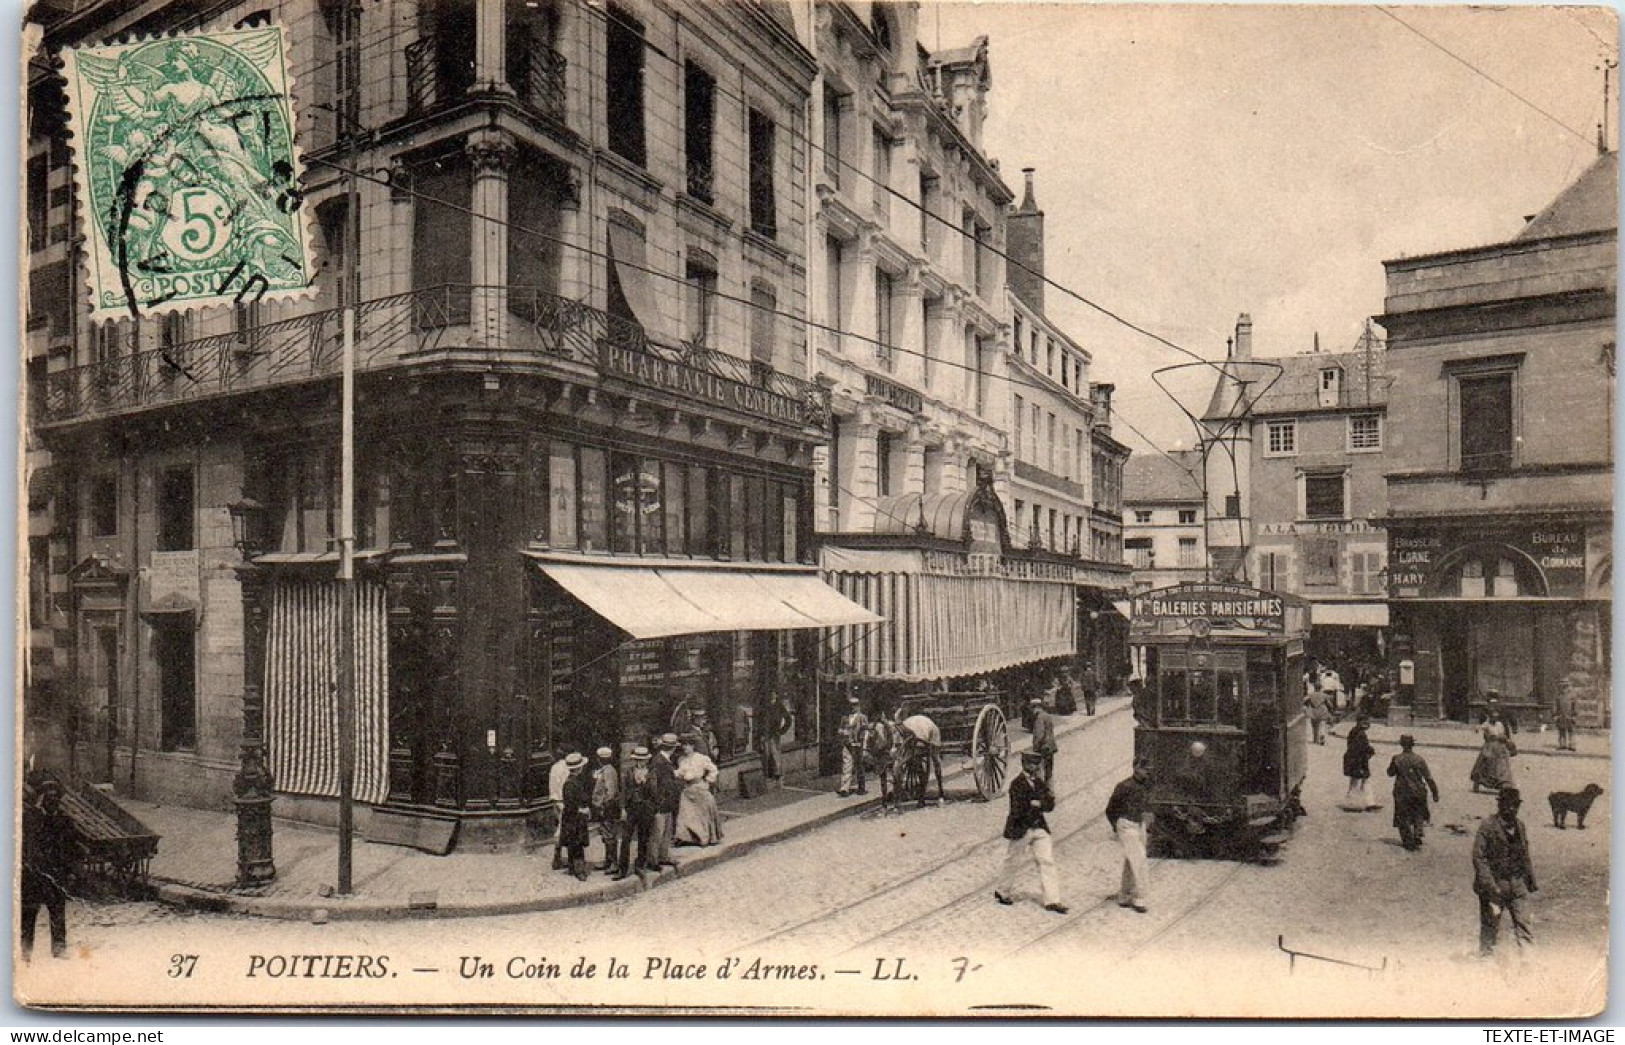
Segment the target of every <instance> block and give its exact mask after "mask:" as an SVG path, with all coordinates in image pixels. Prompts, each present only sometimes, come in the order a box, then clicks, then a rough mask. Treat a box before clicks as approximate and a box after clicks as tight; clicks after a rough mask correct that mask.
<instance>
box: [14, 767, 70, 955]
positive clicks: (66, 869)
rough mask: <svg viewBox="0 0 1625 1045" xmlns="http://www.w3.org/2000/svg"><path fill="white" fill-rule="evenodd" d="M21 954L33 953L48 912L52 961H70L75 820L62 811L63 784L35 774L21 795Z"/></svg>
mask: <svg viewBox="0 0 1625 1045" xmlns="http://www.w3.org/2000/svg"><path fill="white" fill-rule="evenodd" d="M23 802H24V805H23V837H22V863H23V881H22V912H21V915H22V917H21V922H22V925H21V929H22V952H23V960H24V961H27V960H29V959H30V957H31V956H32V954H33V950H34V923H35V922H36V921H37V920H38V919H39V909H40V908H41V907H44V908H45V910H46V912H47V913H48V914H49V916H50V920H51V957H53V958H66V957H67V956H68V880H69V877H70V876H71V875H72V873H73V863H74V858H73V845H74V840H73V821H72V820H70V819H69V818H68V815H67V814H66V813H64V812H63V811H62V785H61V784H60V783H59V782H57V780H56V779H55V778H54V777H51V776H48V775H46V774H44V773H40V774H36V775H34V779H32V780H31V781H30V782H29V783H28V785H27V787H26V788H25V793H24V796H23Z"/></svg>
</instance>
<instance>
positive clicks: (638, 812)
mask: <svg viewBox="0 0 1625 1045" xmlns="http://www.w3.org/2000/svg"><path fill="white" fill-rule="evenodd" d="M659 808H660V782H659V780H657V779H656V778H655V774H654V770H653V769H651V768H650V766H649V749H648V748H646V747H638V748H635V749H634V750H633V751H632V757H631V759H630V760H629V763H628V765H627V767H626V769H625V770H624V771H623V772H622V774H621V809H622V811H623V813H624V815H625V817H626V823H625V824H624V825H623V826H622V829H621V832H620V835H621V851H620V854H619V860H618V861H617V862H618V864H619V866H618V867H617V868H616V871H615V880H616V881H617V882H618V881H620V880H621V879H622V878H625V877H626V876H628V875H630V874H631V873H632V872H633V870H642V869H644V868H648V869H649V870H652V871H658V870H660V864H659V863H658V862H655V863H651V861H652V859H653V857H654V853H653V852H651V851H650V844H651V843H650V835H651V834H652V833H653V831H654V823H655V814H656V812H657V811H658V810H659ZM634 838H636V839H637V842H638V860H637V863H633V862H632V840H633V839H634Z"/></svg>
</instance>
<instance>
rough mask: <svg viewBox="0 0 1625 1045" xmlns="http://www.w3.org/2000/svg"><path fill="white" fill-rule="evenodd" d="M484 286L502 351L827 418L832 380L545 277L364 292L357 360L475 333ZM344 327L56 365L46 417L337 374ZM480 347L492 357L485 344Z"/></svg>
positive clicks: (55, 420)
mask: <svg viewBox="0 0 1625 1045" xmlns="http://www.w3.org/2000/svg"><path fill="white" fill-rule="evenodd" d="M481 298H485V299H487V300H489V299H491V298H495V299H496V301H497V302H498V303H500V304H501V307H502V309H503V310H504V311H505V313H506V319H505V320H503V323H504V324H505V335H504V336H503V338H502V344H500V345H498V346H494V347H496V348H497V349H498V352H499V355H500V357H501V358H505V359H508V360H513V361H519V360H526V359H537V358H540V359H557V360H563V361H568V362H570V363H573V364H576V365H578V366H581V367H586V368H590V369H592V370H595V371H596V370H599V369H600V368H601V367H602V365H603V358H602V355H601V349H603V348H605V347H609V348H615V349H619V350H623V351H629V352H635V353H638V354H641V355H646V356H649V357H650V358H651V360H660V361H664V362H667V363H673V364H677V365H680V366H685V367H689V368H691V369H693V370H698V371H701V372H703V373H707V374H711V375H713V376H716V377H720V378H724V379H726V380H728V381H732V382H736V383H738V384H741V385H747V386H749V387H751V388H755V389H761V390H763V391H766V392H771V393H773V394H775V395H779V396H783V397H786V398H788V399H791V400H793V401H794V402H795V403H796V404H797V414H798V416H799V417H800V418H801V419H802V421H803V423H805V424H807V425H810V426H814V427H820V428H821V427H824V426H825V425H826V423H827V421H828V418H829V407H830V402H829V400H830V396H829V390H828V389H827V388H825V387H823V386H821V385H818V384H816V383H813V382H810V381H804V380H802V379H800V378H797V377H792V376H790V375H789V374H783V373H780V372H778V371H776V370H774V369H773V368H772V367H771V366H768V365H767V364H765V363H762V362H760V361H755V360H751V359H746V358H741V357H739V356H734V355H730V354H729V353H726V352H721V351H717V350H715V349H708V348H704V347H700V346H696V345H676V346H674V345H664V344H660V343H657V342H654V341H651V340H650V339H649V337H648V336H647V334H646V333H645V332H644V329H643V328H642V327H641V326H639V325H638V324H636V323H632V322H630V321H628V320H625V319H622V318H620V317H617V316H613V315H610V314H609V313H607V312H605V311H603V310H601V309H596V308H593V307H592V306H590V305H587V304H585V303H584V302H581V301H576V300H572V299H570V298H562V297H559V296H557V295H554V294H550V293H548V292H546V291H545V290H542V289H541V288H538V287H523V286H513V287H473V286H468V285H466V284H445V285H440V286H435V287H427V288H424V289H421V290H415V291H411V292H408V293H405V294H396V295H393V296H391V297H386V298H379V299H376V300H373V301H367V302H363V303H361V304H360V305H358V306H357V308H356V369H357V370H359V371H367V370H377V369H382V368H384V367H388V366H392V365H400V364H402V363H404V362H407V361H408V360H409V359H410V358H413V357H420V356H421V355H422V354H423V353H426V352H433V351H436V350H444V351H447V352H452V351H456V350H458V349H461V348H464V347H466V346H468V345H470V344H472V343H474V342H475V341H477V340H478V338H477V336H476V334H475V332H474V328H473V326H472V323H473V317H474V315H475V305H476V303H477V301H478V300H479V299H481ZM342 331H343V310H342V309H326V310H323V311H319V312H311V313H308V314H306V315H303V316H296V317H294V318H292V319H284V320H279V321H277V322H274V323H263V324H258V325H256V326H254V327H252V328H250V329H246V330H240V331H233V332H229V333H222V334H212V335H209V336H206V337H199V338H193V339H190V340H186V341H181V342H179V343H176V344H174V345H170V346H168V347H164V348H159V349H155V350H151V351H146V352H136V353H133V354H130V355H121V356H114V357H111V358H108V359H105V360H102V361H100V362H96V363H90V364H87V365H84V366H79V367H73V368H71V369H68V370H63V371H59V372H57V373H54V374H49V375H47V376H46V378H45V394H44V403H43V404H42V413H41V415H40V418H39V420H40V423H41V424H43V425H47V426H50V425H57V424H63V423H67V422H76V421H86V420H91V419H95V418H101V417H109V416H112V415H115V414H127V413H131V412H136V411H141V410H147V409H151V408H154V407H160V406H166V405H170V404H175V403H182V402H190V401H198V400H204V399H211V398H217V397H222V396H231V395H241V394H243V393H247V392H253V391H259V390H263V389H267V388H273V387H278V386H282V385H291V384H295V383H298V382H303V381H310V380H314V379H319V378H324V377H331V376H333V375H336V374H337V373H338V372H339V369H340V367H341V365H342V359H341V352H342V348H343V346H342V341H341V339H342V336H343V335H342ZM479 351H480V352H481V355H482V358H487V359H489V358H490V357H491V350H490V348H488V347H485V346H481V347H480V348H479Z"/></svg>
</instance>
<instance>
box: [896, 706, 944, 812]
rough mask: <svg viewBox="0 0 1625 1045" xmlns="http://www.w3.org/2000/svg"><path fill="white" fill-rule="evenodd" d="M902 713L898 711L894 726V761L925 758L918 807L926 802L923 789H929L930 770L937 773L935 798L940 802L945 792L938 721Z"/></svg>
mask: <svg viewBox="0 0 1625 1045" xmlns="http://www.w3.org/2000/svg"><path fill="white" fill-rule="evenodd" d="M901 715H902V713H901V711H899V712H898V718H899V721H898V722H897V723H896V724H895V725H894V726H893V728H894V729H895V730H896V731H897V734H898V745H897V746H898V752H897V756H896V760H897V762H898V763H903V762H909V761H914V760H917V759H921V758H922V757H923V758H924V760H925V762H926V766H925V769H924V770H923V773H924V779H923V780H921V781H920V806H921V808H924V806H925V793H926V792H927V791H928V790H930V786H931V773H932V772H935V773H936V776H937V802H938V803H939V804H940V803H942V802H945V801H947V792H946V791H945V790H944V788H943V786H942V730H940V729H938V728H937V724H936V723H935V722H933V721H931V718H930V716H928V715H919V714H915V715H910V716H909V717H907V718H902V717H901Z"/></svg>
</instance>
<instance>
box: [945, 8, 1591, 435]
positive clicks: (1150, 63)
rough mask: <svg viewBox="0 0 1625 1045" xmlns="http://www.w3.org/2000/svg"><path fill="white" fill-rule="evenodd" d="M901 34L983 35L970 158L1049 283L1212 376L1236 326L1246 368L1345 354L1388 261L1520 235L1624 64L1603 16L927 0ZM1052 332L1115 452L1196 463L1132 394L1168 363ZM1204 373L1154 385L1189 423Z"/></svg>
mask: <svg viewBox="0 0 1625 1045" xmlns="http://www.w3.org/2000/svg"><path fill="white" fill-rule="evenodd" d="M1384 10H1389V11H1392V12H1393V15H1395V16H1397V17H1398V18H1400V19H1403V20H1404V22H1406V23H1408V24H1409V25H1410V26H1413V27H1414V28H1415V29H1416V30H1419V31H1420V32H1421V33H1422V34H1425V35H1426V36H1427V37H1428V38H1430V39H1431V40H1433V41H1436V42H1437V43H1438V44H1440V45H1443V47H1445V48H1447V49H1448V50H1449V51H1451V52H1454V54H1455V55H1457V56H1459V57H1460V58H1462V59H1465V60H1466V61H1467V62H1470V63H1471V64H1472V65H1473V66H1476V67H1477V69H1478V70H1480V71H1481V72H1475V71H1473V69H1470V68H1468V66H1467V65H1465V64H1463V63H1462V62H1461V61H1458V60H1457V59H1456V58H1453V57H1451V56H1450V55H1449V54H1446V53H1445V52H1444V51H1442V50H1440V49H1439V48H1438V47H1436V46H1434V44H1433V43H1429V42H1428V40H1426V39H1423V38H1422V36H1419V35H1418V34H1417V32H1413V31H1412V30H1411V29H1409V28H1407V27H1406V26H1405V25H1402V24H1401V23H1400V22H1399V21H1396V20H1395V18H1394V17H1391V16H1390V15H1388V14H1385V13H1384ZM919 33H920V41H921V43H922V44H924V45H925V46H926V47H927V48H929V49H933V50H935V49H936V48H937V47H938V46H942V47H957V46H963V45H964V44H966V43H968V42H969V41H970V40H972V39H974V38H975V37H977V36H982V35H985V36H987V37H988V38H989V60H990V63H991V66H992V89H991V92H990V94H989V98H988V106H989V109H988V122H987V126H986V130H985V140H984V143H983V144H984V148H985V150H986V152H987V154H988V155H989V156H990V157H992V158H995V159H997V160H998V161H999V163H1000V168H1001V171H1002V174H1003V176H1004V180H1005V182H1006V184H1008V185H1009V186H1010V187H1011V189H1012V190H1014V191H1015V192H1016V193H1017V198H1018V200H1019V198H1020V192H1021V187H1022V174H1021V171H1022V168H1024V167H1034V168H1036V169H1037V174H1036V187H1037V200H1038V204H1039V206H1040V207H1041V208H1042V209H1043V211H1044V212H1045V227H1046V238H1047V247H1048V260H1047V266H1048V269H1047V275H1048V276H1049V278H1050V279H1052V280H1054V281H1055V282H1056V283H1059V284H1061V285H1062V286H1065V287H1067V288H1069V289H1071V290H1074V291H1077V292H1078V293H1079V294H1081V295H1082V296H1083V297H1085V298H1087V299H1089V300H1090V301H1093V302H1095V303H1096V304H1098V305H1101V306H1104V307H1105V308H1107V309H1110V310H1111V311H1113V312H1115V313H1117V314H1118V315H1120V316H1122V317H1123V318H1125V319H1128V320H1130V321H1132V322H1133V323H1135V324H1136V325H1138V326H1142V327H1145V328H1146V329H1148V330H1151V331H1153V332H1155V333H1156V334H1159V335H1161V336H1162V337H1164V338H1166V339H1167V340H1169V341H1172V342H1174V343H1175V344H1177V345H1180V346H1181V347H1183V348H1186V349H1189V350H1190V351H1192V352H1195V353H1197V354H1199V355H1202V356H1204V357H1207V358H1211V359H1219V358H1223V356H1224V352H1225V339H1226V338H1227V337H1229V336H1230V335H1231V333H1232V331H1233V329H1234V326H1235V321H1236V317H1237V315H1238V314H1240V313H1242V312H1247V313H1249V314H1250V315H1251V316H1252V318H1253V325H1254V335H1253V344H1254V354H1255V355H1258V356H1279V355H1295V354H1297V353H1299V352H1304V351H1309V350H1310V349H1311V348H1312V347H1313V344H1314V339H1315V335H1316V334H1317V333H1318V334H1319V336H1320V344H1321V347H1322V349H1323V350H1324V351H1328V352H1330V351H1340V350H1346V349H1349V348H1352V347H1353V346H1354V344H1355V342H1356V341H1357V339H1358V338H1359V336H1360V333H1361V329H1362V327H1363V324H1364V321H1365V319H1366V317H1368V316H1377V315H1380V314H1381V313H1382V310H1383V309H1382V304H1383V281H1384V275H1383V266H1382V262H1383V261H1384V260H1388V259H1393V258H1398V257H1403V256H1414V255H1418V254H1427V253H1432V252H1435V251H1440V250H1450V249H1455V248H1459V247H1469V246H1478V245H1482V244H1488V243H1496V242H1501V241H1504V240H1507V239H1511V238H1512V237H1514V236H1515V235H1516V234H1517V233H1518V231H1519V229H1520V228H1522V226H1523V219H1524V217H1525V216H1526V215H1531V214H1534V213H1535V212H1537V211H1539V210H1540V209H1541V208H1542V207H1544V206H1545V205H1546V204H1547V203H1549V202H1550V201H1551V200H1552V199H1553V198H1554V197H1555V196H1556V195H1557V194H1558V193H1559V192H1560V191H1561V190H1562V189H1563V188H1564V187H1566V186H1567V185H1569V184H1570V183H1571V182H1573V181H1574V180H1575V179H1576V178H1577V177H1579V175H1580V174H1581V172H1583V171H1584V170H1585V169H1586V167H1587V166H1589V165H1590V163H1591V162H1593V161H1594V160H1595V158H1596V156H1597V147H1596V137H1597V131H1596V127H1597V124H1598V122H1599V121H1600V120H1601V119H1602V116H1603V71H1602V65H1603V61H1604V59H1605V58H1606V59H1608V60H1611V61H1612V60H1617V57H1618V46H1617V39H1618V25H1617V22H1616V18H1615V14H1614V11H1613V10H1612V9H1611V8H1597V7H1590V8H1585V7H1568V8H1558V7H1510V8H1509V7H1475V8H1468V7H1438V6H1436V7H1396V8H1387V9H1380V8H1377V7H1371V6H1363V7H1331V6H1301V7H1277V6H1218V5H1193V6H1155V7H1153V6H1107V5H1091V4H1084V3H1051V4H1039V3H1030V2H1010V0H1006V2H993V3H978V4H966V3H932V2H931V0H925V3H924V5H923V8H922V12H921V19H920V30H919ZM1613 75H1614V79H1613V86H1612V88H1611V90H1610V92H1609V93H1610V94H1611V95H1612V97H1611V99H1610V101H1609V106H1610V109H1609V122H1610V124H1613V125H1614V126H1615V127H1616V128H1617V125H1618V111H1619V110H1618V71H1617V70H1616V71H1615V72H1614V74H1613ZM1486 77H1488V78H1486ZM1490 78H1493V80H1495V81H1499V83H1500V84H1501V85H1504V87H1505V88H1510V90H1511V91H1513V92H1516V93H1517V94H1518V95H1521V96H1522V97H1523V98H1524V99H1525V100H1526V101H1520V100H1519V99H1518V98H1516V97H1514V96H1513V95H1512V94H1511V93H1509V92H1508V90H1505V89H1503V87H1502V86H1497V85H1496V83H1494V82H1491V79H1490ZM1536 107H1538V108H1539V109H1540V110H1544V113H1545V114H1544V115H1543V114H1542V112H1539V111H1537V109H1536ZM1560 124H1562V125H1566V126H1560ZM1609 142H1610V145H1611V147H1614V148H1617V147H1618V133H1617V130H1610V134H1609ZM1046 311H1047V312H1048V313H1049V315H1050V317H1051V318H1052V319H1055V320H1057V321H1058V322H1059V323H1060V324H1061V326H1062V328H1063V329H1065V330H1066V331H1067V332H1068V333H1069V334H1071V335H1072V336H1073V337H1074V338H1075V339H1076V340H1077V341H1079V343H1080V344H1082V345H1083V346H1084V347H1085V348H1087V349H1088V350H1089V351H1090V352H1091V354H1092V356H1093V360H1094V362H1093V375H1092V376H1093V379H1094V380H1095V381H1097V382H1113V383H1115V384H1116V385H1117V389H1118V391H1117V399H1116V403H1117V420H1118V421H1119V422H1120V423H1119V425H1118V427H1117V429H1116V430H1115V431H1114V434H1116V435H1117V436H1118V438H1120V439H1123V440H1124V441H1125V442H1128V443H1129V444H1130V445H1134V446H1136V447H1142V448H1143V447H1144V445H1145V442H1146V439H1149V440H1150V441H1151V442H1153V443H1155V444H1156V445H1158V446H1161V447H1163V448H1172V447H1174V446H1175V445H1181V444H1182V445H1184V446H1190V445H1192V443H1193V436H1194V428H1193V426H1192V424H1191V422H1190V421H1188V420H1187V419H1186V418H1185V416H1184V414H1183V413H1182V412H1181V411H1180V409H1179V408H1178V407H1177V406H1176V405H1175V403H1174V401H1173V398H1171V397H1170V396H1169V395H1167V394H1165V393H1164V392H1163V391H1162V390H1161V389H1159V387H1158V385H1157V384H1156V383H1154V382H1153V381H1152V380H1151V378H1150V374H1151V372H1152V371H1153V370H1156V369H1158V368H1160V367H1165V366H1170V365H1173V364H1177V363H1181V362H1189V361H1190V358H1189V357H1188V356H1182V355H1181V354H1180V353H1178V352H1177V351H1175V350H1174V349H1171V348H1168V347H1167V346H1165V345H1160V344H1158V343H1157V342H1156V341H1154V340H1151V339H1149V338H1146V337H1144V336H1143V335H1141V334H1138V333H1135V332H1134V331H1132V330H1129V329H1128V328H1126V327H1124V326H1122V325H1120V324H1118V323H1116V322H1113V321H1111V320H1108V319H1106V318H1105V317H1103V316H1102V315H1101V314H1100V313H1099V312H1096V311H1094V310H1093V309H1091V308H1089V307H1088V306H1087V305H1084V304H1082V303H1080V302H1078V301H1076V300H1074V299H1071V298H1069V297H1068V296H1066V295H1065V294H1064V293H1062V292H1061V291H1058V290H1056V289H1055V288H1054V287H1053V286H1052V287H1050V288H1049V289H1048V290H1047V292H1046ZM1379 333H1380V328H1379ZM1211 374H1212V371H1211V370H1209V369H1208V368H1205V367H1197V368H1192V369H1188V370H1185V371H1182V372H1176V373H1174V374H1171V375H1165V376H1164V378H1163V382H1164V383H1165V384H1168V385H1170V387H1171V388H1172V389H1173V391H1174V392H1175V396H1176V397H1177V398H1178V399H1180V400H1181V401H1183V402H1184V404H1185V405H1186V406H1187V407H1191V408H1193V409H1195V410H1197V411H1200V409H1201V407H1202V406H1203V405H1204V404H1205V401H1206V395H1207V393H1208V392H1209V391H1210V390H1211V388H1212V383H1211ZM1136 429H1137V430H1138V432H1136V431H1135V430H1136ZM1141 433H1143V435H1144V437H1145V438H1141Z"/></svg>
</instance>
